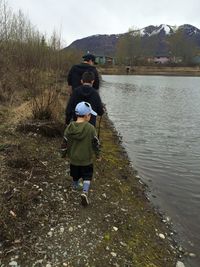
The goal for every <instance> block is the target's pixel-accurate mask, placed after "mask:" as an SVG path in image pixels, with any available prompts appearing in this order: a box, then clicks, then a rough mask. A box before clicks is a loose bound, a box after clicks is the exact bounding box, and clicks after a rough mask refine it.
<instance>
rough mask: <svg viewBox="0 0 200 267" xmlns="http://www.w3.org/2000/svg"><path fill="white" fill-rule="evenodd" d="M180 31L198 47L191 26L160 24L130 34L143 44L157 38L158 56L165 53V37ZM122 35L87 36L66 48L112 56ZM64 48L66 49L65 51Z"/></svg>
mask: <svg viewBox="0 0 200 267" xmlns="http://www.w3.org/2000/svg"><path fill="white" fill-rule="evenodd" d="M179 29H180V30H182V31H183V33H184V35H185V38H190V39H191V40H192V41H194V42H195V43H196V45H197V46H199V47H200V30H199V29H198V28H196V27H195V26H193V25H190V24H184V25H181V26H179V27H177V26H171V25H168V24H161V25H159V26H154V25H149V26H147V27H145V28H142V29H139V30H133V31H130V34H132V35H133V36H137V35H140V36H141V37H142V39H145V42H146V41H148V38H151V37H153V36H154V37H158V38H157V39H158V40H157V42H158V43H157V45H156V46H157V47H158V51H157V52H158V54H159V53H162V52H163V51H166V49H167V47H166V42H165V40H166V37H167V36H169V35H173V34H174V33H175V32H176V31H177V30H179ZM125 34H126V33H122V34H110V35H108V34H97V35H92V36H88V37H85V38H82V39H79V40H76V41H74V42H73V43H72V44H71V45H70V46H68V47H67V48H76V49H78V50H81V51H90V52H91V53H94V54H96V55H110V56H112V55H114V54H115V50H116V46H117V42H118V40H119V37H121V36H123V35H125ZM67 48H66V49H67Z"/></svg>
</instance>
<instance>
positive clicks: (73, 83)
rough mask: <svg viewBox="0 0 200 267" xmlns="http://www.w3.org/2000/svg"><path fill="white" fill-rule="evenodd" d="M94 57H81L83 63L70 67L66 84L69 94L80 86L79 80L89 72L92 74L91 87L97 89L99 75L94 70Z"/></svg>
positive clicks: (87, 55)
mask: <svg viewBox="0 0 200 267" xmlns="http://www.w3.org/2000/svg"><path fill="white" fill-rule="evenodd" d="M95 59H96V58H95V56H94V55H92V54H86V55H84V56H83V62H82V63H80V64H76V65H74V66H72V68H71V69H70V71H69V73H68V77H67V82H68V85H69V86H70V94H71V93H72V92H73V91H74V89H75V88H77V87H78V86H80V85H81V78H82V75H83V73H84V72H86V71H89V72H93V73H94V83H93V87H94V88H95V89H97V90H98V89H99V74H98V72H97V69H96V68H95V66H94V64H95Z"/></svg>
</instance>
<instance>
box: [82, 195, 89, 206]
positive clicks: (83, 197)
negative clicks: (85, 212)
mask: <svg viewBox="0 0 200 267" xmlns="http://www.w3.org/2000/svg"><path fill="white" fill-rule="evenodd" d="M81 204H82V205H83V206H84V207H85V206H87V205H88V204H89V201H88V196H87V193H82V194H81Z"/></svg>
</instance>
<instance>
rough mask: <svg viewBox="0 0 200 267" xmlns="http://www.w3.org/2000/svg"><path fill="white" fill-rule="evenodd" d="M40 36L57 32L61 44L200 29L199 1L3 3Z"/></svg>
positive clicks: (42, 0)
mask: <svg viewBox="0 0 200 267" xmlns="http://www.w3.org/2000/svg"><path fill="white" fill-rule="evenodd" d="M7 2H8V5H9V6H10V7H11V8H12V9H13V10H14V11H15V10H19V9H21V10H22V11H23V13H24V14H25V15H27V16H28V18H29V19H30V21H31V22H32V24H33V25H35V26H36V27H37V28H38V30H39V31H40V32H41V33H46V34H47V36H50V35H51V33H52V32H53V31H54V30H56V31H57V32H60V33H61V36H62V40H63V42H64V44H65V45H69V44H71V43H72V42H73V41H75V40H77V39H81V38H84V37H87V36H90V35H94V34H112V33H124V32H126V31H128V29H129V28H131V27H134V28H143V27H146V26H148V25H160V24H169V25H177V26H179V25H182V24H192V25H193V26H196V27H197V28H199V29H200V13H199V12H200V0H189V1H184V0H157V1H156V0H85V1H81V0H7Z"/></svg>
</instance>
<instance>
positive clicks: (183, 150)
mask: <svg viewBox="0 0 200 267" xmlns="http://www.w3.org/2000/svg"><path fill="white" fill-rule="evenodd" d="M103 79H104V82H103V87H102V88H101V96H102V99H103V101H104V102H105V103H106V105H107V109H108V114H109V117H110V118H111V120H112V121H113V122H114V124H115V127H116V128H117V130H118V131H119V132H120V134H121V135H122V136H123V141H124V146H125V148H126V150H127V152H128V154H129V157H130V159H131V161H132V162H133V166H134V167H135V168H136V169H137V170H138V171H139V174H140V176H142V177H143V179H144V180H145V181H146V183H147V184H149V185H150V187H151V190H152V193H153V194H154V195H156V196H157V198H156V199H154V200H153V201H154V202H155V204H158V205H159V206H161V207H162V209H164V210H166V211H167V213H168V214H169V215H170V216H171V217H172V219H173V221H174V223H175V225H176V226H177V227H178V230H179V233H180V234H181V236H182V239H185V244H187V245H188V249H189V250H191V251H193V252H195V253H196V254H197V255H198V254H199V247H200V215H199V210H200V202H199V199H200V175H199V173H200V162H199V159H200V123H199V117H200V105H199V103H200V90H199V84H200V78H199V77H162V76H131V75H129V76H123V75H121V76H103ZM150 181H152V182H150ZM190 243H194V246H191V245H190ZM195 264H196V265H195ZM189 265H190V262H189V263H188V266H189ZM191 266H192V267H196V266H200V259H199V258H198V257H197V258H196V259H195V260H193V261H192V265H191Z"/></svg>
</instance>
